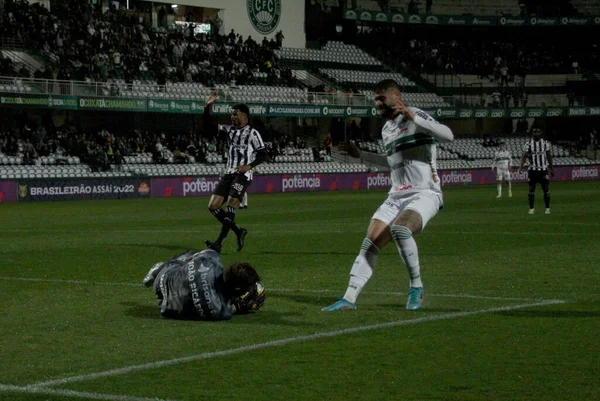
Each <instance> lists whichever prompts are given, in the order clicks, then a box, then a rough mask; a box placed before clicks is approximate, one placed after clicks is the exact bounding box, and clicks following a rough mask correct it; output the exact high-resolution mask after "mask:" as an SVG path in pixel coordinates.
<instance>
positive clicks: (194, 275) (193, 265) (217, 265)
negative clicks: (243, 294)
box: [154, 250, 232, 320]
mask: <svg viewBox="0 0 600 401" xmlns="http://www.w3.org/2000/svg"><path fill="white" fill-rule="evenodd" d="M154 289H155V292H156V295H157V297H158V299H159V307H160V312H161V314H162V315H163V316H165V317H171V318H182V319H183V318H198V319H202V320H227V319H231V315H232V309H231V300H230V299H229V298H227V297H226V296H225V295H224V289H223V263H222V262H221V258H220V257H219V254H218V253H217V252H215V251H213V250H205V251H201V252H198V251H188V252H185V253H183V254H181V255H178V256H175V257H174V258H173V259H171V260H169V261H167V262H165V265H164V267H163V268H162V269H161V271H160V272H159V273H158V276H157V277H156V280H155V281H154Z"/></svg>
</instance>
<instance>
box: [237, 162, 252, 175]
mask: <svg viewBox="0 0 600 401" xmlns="http://www.w3.org/2000/svg"><path fill="white" fill-rule="evenodd" d="M251 169H252V166H251V165H249V164H241V165H239V166H237V172H238V173H242V174H244V173H246V172H248V171H250V170H251Z"/></svg>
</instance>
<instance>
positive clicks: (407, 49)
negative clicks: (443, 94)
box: [357, 26, 600, 82]
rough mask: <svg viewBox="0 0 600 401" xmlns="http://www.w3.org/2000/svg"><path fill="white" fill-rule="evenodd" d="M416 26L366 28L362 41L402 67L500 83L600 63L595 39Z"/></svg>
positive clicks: (364, 44)
mask: <svg viewBox="0 0 600 401" xmlns="http://www.w3.org/2000/svg"><path fill="white" fill-rule="evenodd" d="M411 30H412V33H411V32H408V31H407V29H406V28H403V29H402V30H400V28H398V30H396V28H395V27H393V26H377V27H373V28H372V29H369V30H362V32H360V33H359V34H358V36H357V41H358V43H359V44H360V45H361V46H363V47H365V48H367V47H368V48H370V49H372V51H373V52H374V53H375V56H376V57H378V58H380V59H383V60H387V61H391V60H392V59H394V60H395V64H398V62H399V65H398V67H399V68H410V69H411V70H413V71H415V72H418V73H425V74H474V75H478V76H479V77H482V78H490V79H496V80H497V81H498V82H500V81H501V79H505V78H506V79H511V81H512V80H513V78H514V77H524V76H526V75H527V74H552V73H557V74H558V73H560V74H576V73H580V72H581V70H582V68H583V69H598V68H600V58H599V56H598V52H597V49H598V45H597V44H596V43H595V39H594V38H589V39H590V40H589V41H588V42H586V43H585V44H582V43H579V44H577V46H565V45H564V43H554V42H553V41H552V40H545V39H543V38H537V37H536V38H537V39H536V41H531V40H528V41H524V40H523V41H519V42H515V41H513V40H511V39H510V38H503V37H502V36H496V37H489V36H490V35H485V36H484V35H481V36H480V35H468V36H467V37H461V36H456V37H455V38H453V37H452V36H451V33H450V32H446V33H445V34H444V35H442V34H441V33H440V32H438V34H437V35H436V34H432V35H429V36H422V35H420V34H419V32H416V31H415V29H412V28H411ZM409 33H410V34H409ZM540 42H542V44H543V45H540ZM374 44H379V45H378V46H373V45H374Z"/></svg>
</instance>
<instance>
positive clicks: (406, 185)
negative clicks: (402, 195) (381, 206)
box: [394, 181, 413, 192]
mask: <svg viewBox="0 0 600 401" xmlns="http://www.w3.org/2000/svg"><path fill="white" fill-rule="evenodd" d="M409 189H413V186H412V184H410V183H408V182H406V181H402V185H396V186H395V187H394V191H396V192H401V191H408V190H409Z"/></svg>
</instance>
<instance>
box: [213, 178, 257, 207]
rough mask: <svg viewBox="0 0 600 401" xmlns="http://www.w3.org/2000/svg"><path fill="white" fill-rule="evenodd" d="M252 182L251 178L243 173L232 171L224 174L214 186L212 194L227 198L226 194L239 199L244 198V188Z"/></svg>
mask: <svg viewBox="0 0 600 401" xmlns="http://www.w3.org/2000/svg"><path fill="white" fill-rule="evenodd" d="M251 183H252V181H251V180H249V179H248V177H246V175H244V174H240V173H233V174H225V175H224V176H223V178H221V181H219V184H217V187H216V188H215V190H214V192H213V195H217V196H222V197H223V198H225V199H227V197H228V196H231V197H232V198H236V199H239V200H240V201H241V200H242V199H243V198H244V194H245V193H246V189H248V187H249V186H250V184H251Z"/></svg>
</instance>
